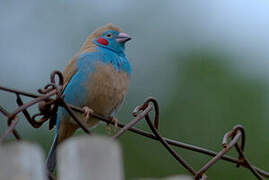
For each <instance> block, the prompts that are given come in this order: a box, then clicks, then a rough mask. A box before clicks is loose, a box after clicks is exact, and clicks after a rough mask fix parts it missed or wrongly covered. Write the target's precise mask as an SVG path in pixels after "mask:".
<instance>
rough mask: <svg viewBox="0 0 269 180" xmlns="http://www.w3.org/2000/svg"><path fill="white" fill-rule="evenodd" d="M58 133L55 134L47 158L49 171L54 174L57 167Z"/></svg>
mask: <svg viewBox="0 0 269 180" xmlns="http://www.w3.org/2000/svg"><path fill="white" fill-rule="evenodd" d="M57 139H58V133H55V135H54V139H53V142H52V145H51V147H50V151H49V154H48V158H47V162H46V165H47V169H48V171H49V172H50V173H53V171H54V169H55V166H56V146H57Z"/></svg>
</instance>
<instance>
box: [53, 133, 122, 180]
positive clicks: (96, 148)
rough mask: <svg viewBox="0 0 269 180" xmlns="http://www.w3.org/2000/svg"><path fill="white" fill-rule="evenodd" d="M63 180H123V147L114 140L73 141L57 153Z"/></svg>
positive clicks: (60, 177)
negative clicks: (121, 148) (121, 149)
mask: <svg viewBox="0 0 269 180" xmlns="http://www.w3.org/2000/svg"><path fill="white" fill-rule="evenodd" d="M57 161H58V164H57V167H58V178H59V180H74V179H76V180H123V179H124V176H123V172H122V160H121V152H120V147H119V145H118V143H117V142H115V141H113V140H112V139H110V138H105V137H99V136H98V137H96V136H92V137H90V136H80V137H74V138H70V139H69V140H67V141H66V142H64V143H63V144H62V145H60V146H59V149H58V151H57Z"/></svg>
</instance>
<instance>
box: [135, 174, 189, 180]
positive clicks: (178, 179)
mask: <svg viewBox="0 0 269 180" xmlns="http://www.w3.org/2000/svg"><path fill="white" fill-rule="evenodd" d="M137 180H193V177H191V176H187V175H177V176H170V177H165V178H141V179H137Z"/></svg>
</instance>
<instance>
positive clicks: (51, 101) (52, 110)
mask: <svg viewBox="0 0 269 180" xmlns="http://www.w3.org/2000/svg"><path fill="white" fill-rule="evenodd" d="M56 79H58V80H57V81H56ZM63 85H64V79H63V75H62V73H61V72H60V71H53V72H52V73H51V76H50V83H49V84H47V85H46V86H45V87H44V88H43V89H38V93H39V94H33V93H28V92H25V91H21V90H15V89H11V88H6V87H3V86H0V90H2V91H7V92H10V93H14V94H15V95H16V102H17V105H18V108H17V109H15V110H14V111H13V112H11V113H10V112H8V111H7V110H6V109H4V108H3V107H2V106H1V105H0V112H1V113H2V114H3V115H4V116H5V117H6V118H7V124H8V128H7V129H6V130H5V132H4V133H3V134H2V136H1V137H0V144H2V143H3V142H4V140H5V139H6V137H7V136H8V135H9V134H13V135H14V137H15V138H16V139H17V140H18V141H19V140H21V139H22V138H21V136H20V135H19V133H18V131H17V130H16V125H17V123H18V122H19V118H17V115H18V114H19V113H22V114H23V115H24V116H25V118H26V120H27V121H28V123H29V124H30V125H31V126H32V127H33V128H40V127H41V126H42V125H43V124H44V123H45V122H47V121H49V129H52V128H53V127H54V125H55V123H56V113H57V110H58V107H59V106H62V107H64V108H65V109H66V110H67V112H68V113H69V114H70V116H71V117H72V118H73V120H74V121H75V122H76V123H77V124H78V125H79V126H80V127H81V128H82V130H83V131H84V132H85V133H87V134H88V135H92V132H91V131H90V130H89V129H88V128H87V126H86V125H85V124H84V122H83V121H81V120H80V119H79V118H77V117H76V115H75V113H74V112H75V111H76V112H80V113H84V110H83V109H82V108H80V107H76V106H73V105H71V104H68V103H66V102H65V101H64V96H63V94H62V90H63ZM22 96H26V97H30V98H32V100H31V101H30V102H27V103H24V102H23V100H22V98H21V97H22ZM34 105H38V109H39V112H38V113H36V114H34V115H32V116H31V115H30V113H29V112H28V108H30V107H32V106H34ZM150 112H153V113H154V117H153V118H152V117H151V116H150V115H149V113H150ZM133 116H134V119H132V120H131V121H130V122H129V123H128V124H121V123H118V127H120V128H122V129H120V130H119V131H118V132H117V133H116V134H115V135H114V136H112V138H113V139H115V140H116V139H118V138H119V137H120V136H121V135H123V134H124V133H125V132H126V131H131V132H133V133H135V134H139V135H141V136H144V137H146V138H149V139H152V140H156V141H159V142H160V143H161V144H162V145H163V147H164V148H166V149H167V151H168V152H169V153H170V154H171V155H172V156H173V157H174V158H175V159H176V160H177V161H178V163H179V165H182V166H183V167H184V168H185V169H186V170H187V171H188V172H189V173H190V174H191V175H192V176H193V177H194V179H195V180H198V179H207V176H206V174H205V173H206V171H207V170H208V169H209V168H210V167H212V166H213V165H214V164H215V163H216V162H217V161H218V160H220V159H222V160H225V161H228V162H231V163H234V164H236V167H240V166H241V167H245V168H247V169H249V170H250V171H251V172H252V174H253V175H254V176H255V177H256V178H257V179H260V180H262V179H264V178H269V173H268V172H266V171H264V170H262V169H260V168H258V167H256V166H254V165H252V163H250V161H249V160H248V159H247V157H246V155H245V153H244V147H245V136H246V135H245V130H244V127H243V126H241V125H236V126H235V127H234V128H233V129H232V130H231V131H229V132H227V133H226V134H225V135H224V137H223V141H222V145H223V149H222V150H221V151H219V152H214V151H211V150H209V149H206V148H202V147H198V146H194V145H191V144H186V143H183V142H179V141H176V140H173V139H168V138H166V137H163V136H161V135H160V133H159V131H158V127H159V117H160V116H159V105H158V102H157V100H156V99H155V98H152V97H149V98H147V99H146V100H145V102H144V103H143V104H141V105H139V106H137V107H136V108H135V109H134V111H133ZM92 117H94V118H97V119H99V120H101V121H104V122H106V123H108V124H115V122H114V121H112V120H111V119H106V118H104V117H102V116H100V115H98V114H95V113H93V114H92ZM141 120H145V121H146V123H147V125H148V126H149V128H150V130H151V132H146V131H143V130H140V129H137V128H134V127H133V126H134V125H135V124H136V123H137V122H139V121H141ZM173 146H174V147H180V148H183V149H187V150H190V151H194V152H198V153H202V154H205V155H208V156H212V157H213V158H212V159H211V160H209V161H208V162H207V163H206V164H205V165H204V166H202V168H201V169H199V170H195V169H194V168H193V167H192V166H191V165H190V164H189V163H188V162H186V161H185V160H184V158H183V157H182V156H180V155H179V154H178V153H177V152H176V151H175V150H174V148H173ZM233 147H234V148H235V149H236V151H237V153H238V157H237V158H234V157H231V156H227V155H225V153H227V152H228V151H230V149H231V148H233ZM48 177H49V179H51V180H53V179H55V178H54V177H53V176H52V175H51V174H50V173H49V172H48Z"/></svg>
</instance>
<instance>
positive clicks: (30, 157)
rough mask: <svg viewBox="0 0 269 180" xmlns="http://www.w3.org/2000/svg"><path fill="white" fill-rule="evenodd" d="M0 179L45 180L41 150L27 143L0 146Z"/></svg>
mask: <svg viewBox="0 0 269 180" xmlns="http://www.w3.org/2000/svg"><path fill="white" fill-rule="evenodd" d="M0 179H1V180H46V179H47V177H46V175H45V166H44V158H43V153H42V151H41V149H40V148H39V147H38V146H37V145H33V144H30V143H27V142H20V143H11V144H7V145H2V146H0Z"/></svg>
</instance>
